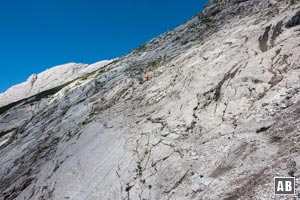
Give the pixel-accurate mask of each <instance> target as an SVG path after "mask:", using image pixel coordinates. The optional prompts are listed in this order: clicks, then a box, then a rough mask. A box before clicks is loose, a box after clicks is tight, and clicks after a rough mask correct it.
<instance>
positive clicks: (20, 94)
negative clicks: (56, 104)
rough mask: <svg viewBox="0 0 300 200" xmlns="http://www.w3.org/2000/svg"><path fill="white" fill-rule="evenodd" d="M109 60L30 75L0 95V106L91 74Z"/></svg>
mask: <svg viewBox="0 0 300 200" xmlns="http://www.w3.org/2000/svg"><path fill="white" fill-rule="evenodd" d="M110 62H111V61H110V60H104V61H100V62H98V63H95V64H93V65H91V66H90V65H87V64H79V63H68V64H64V65H58V66H55V67H53V68H50V69H47V70H46V71H44V72H42V73H39V74H33V75H31V76H30V77H29V78H28V79H27V81H26V82H24V83H21V84H18V85H15V86H13V87H11V88H9V89H8V90H7V91H5V92H4V93H2V94H0V106H4V105H7V104H10V103H12V102H15V101H18V100H21V99H24V98H27V97H30V96H33V95H35V94H38V93H40V92H43V91H45V90H48V89H51V88H54V87H56V86H59V85H62V84H64V83H67V82H69V81H72V80H74V79H76V78H78V77H81V76H83V75H85V74H88V73H91V72H93V71H95V70H97V69H100V68H101V67H103V66H105V65H107V64H108V63H110Z"/></svg>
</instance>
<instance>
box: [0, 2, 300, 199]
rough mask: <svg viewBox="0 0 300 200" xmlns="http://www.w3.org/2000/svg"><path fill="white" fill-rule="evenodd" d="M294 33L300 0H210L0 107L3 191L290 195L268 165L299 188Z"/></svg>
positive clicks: (76, 195)
mask: <svg viewBox="0 0 300 200" xmlns="http://www.w3.org/2000/svg"><path fill="white" fill-rule="evenodd" d="M299 36H300V2H299V1H296V0H293V1H279V0H278V1H276V0H231V1H230V0H218V1H216V0H214V1H213V0H211V1H209V3H208V4H207V6H206V8H205V10H204V11H203V12H202V13H200V14H199V15H196V16H194V17H193V18H192V19H191V20H189V21H188V22H186V23H185V24H183V25H181V26H179V27H177V28H176V29H174V30H172V31H170V32H167V33H165V34H163V35H161V36H159V37H157V38H155V39H153V40H151V41H149V42H148V43H146V44H145V45H143V46H141V47H139V48H137V49H136V50H134V51H132V52H130V53H128V54H127V55H126V56H124V57H122V58H119V59H117V60H115V61H113V62H112V63H110V64H108V65H106V66H105V67H103V68H101V69H100V70H98V71H95V72H94V73H90V74H88V75H87V76H84V77H82V78H80V79H76V80H74V81H72V82H70V83H67V84H64V85H62V86H61V87H58V88H53V89H51V90H49V91H46V92H44V93H41V94H37V95H36V96H33V97H30V98H27V99H23V100H21V101H18V102H16V103H14V104H11V105H10V106H6V107H2V108H0V111H1V112H0V135H1V140H0V143H1V146H0V166H1V168H0V199H1V200H4V199H5V200H8V199H37V200H40V199H55V200H56V199H59V200H60V199H72V200H73V199H74V200H83V199H85V200H93V199H105V200H106V199H111V200H114V199H116V200H119V199H124V200H125V199H130V200H136V199H142V200H144V199H147V200H150V199H151V200H152V199H153V200H157V199H162V200H164V199H172V200H175V199H176V200H185V199H187V200H192V199H203V200H204V199H205V200H207V199H212V200H214V199H226V200H233V199H243V200H244V199H291V198H292V197H284V196H275V195H274V189H273V188H274V183H273V178H274V177H275V176H291V177H295V178H296V196H298V197H300V189H299V184H300V182H299V176H300V171H299V170H300V153H299V152H300V145H299V142H300V132H299V130H300V127H299V126H300V123H299V122H300V102H299V97H300V37H299ZM147 72H148V73H149V74H150V77H151V79H150V81H147V82H145V83H144V84H143V85H140V84H139V82H138V78H139V77H140V76H145V74H146V73H147Z"/></svg>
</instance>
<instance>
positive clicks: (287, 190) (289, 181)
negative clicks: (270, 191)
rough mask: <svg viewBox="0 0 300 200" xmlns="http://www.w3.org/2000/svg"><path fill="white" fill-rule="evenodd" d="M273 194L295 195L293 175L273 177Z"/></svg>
mask: <svg viewBox="0 0 300 200" xmlns="http://www.w3.org/2000/svg"><path fill="white" fill-rule="evenodd" d="M274 192H275V195H295V177H275V178H274Z"/></svg>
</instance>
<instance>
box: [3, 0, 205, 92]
mask: <svg viewBox="0 0 300 200" xmlns="http://www.w3.org/2000/svg"><path fill="white" fill-rule="evenodd" d="M205 3H206V0H106V1H104V0H7V1H0V65H1V66H0V70H1V72H0V92H3V91H5V90H6V89H7V88H8V87H10V86H12V85H15V84H17V83H20V82H23V81H25V80H26V79H27V78H28V76H29V75H31V74H33V73H39V72H42V71H44V70H45V69H47V68H50V67H52V66H55V65H59V64H64V63H67V62H81V63H87V64H91V63H94V62H96V61H100V60H103V59H112V58H115V57H119V56H122V55H124V54H126V53H127V52H129V51H130V50H132V49H134V48H136V47H137V46H139V45H141V44H143V43H144V42H147V41H148V40H150V39H152V38H153V37H155V36H158V35H159V34H161V33H164V32H166V31H168V30H170V29H173V28H175V27H176V26H178V25H180V24H181V23H183V22H185V21H186V20H188V19H189V18H190V17H192V16H193V15H195V14H197V13H198V12H200V11H201V10H202V8H203V5H204V4H205Z"/></svg>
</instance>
